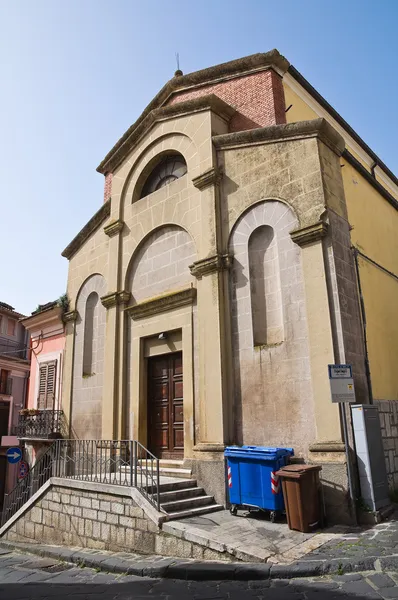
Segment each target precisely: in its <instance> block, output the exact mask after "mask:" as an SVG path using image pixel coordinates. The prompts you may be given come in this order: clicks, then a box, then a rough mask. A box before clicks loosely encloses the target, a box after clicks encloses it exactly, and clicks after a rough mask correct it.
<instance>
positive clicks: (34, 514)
mask: <svg viewBox="0 0 398 600" xmlns="http://www.w3.org/2000/svg"><path fill="white" fill-rule="evenodd" d="M30 518H31V520H32V522H33V523H42V522H43V510H42V509H41V508H39V507H37V506H34V507H33V508H32V509H31V511H30Z"/></svg>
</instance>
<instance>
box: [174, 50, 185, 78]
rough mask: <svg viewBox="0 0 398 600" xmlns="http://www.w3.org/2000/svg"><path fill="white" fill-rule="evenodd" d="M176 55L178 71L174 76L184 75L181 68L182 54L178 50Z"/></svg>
mask: <svg viewBox="0 0 398 600" xmlns="http://www.w3.org/2000/svg"><path fill="white" fill-rule="evenodd" d="M175 56H176V63H177V71H176V72H175V73H174V77H181V75H183V72H182V71H181V69H180V54H179V53H178V52H176V54H175Z"/></svg>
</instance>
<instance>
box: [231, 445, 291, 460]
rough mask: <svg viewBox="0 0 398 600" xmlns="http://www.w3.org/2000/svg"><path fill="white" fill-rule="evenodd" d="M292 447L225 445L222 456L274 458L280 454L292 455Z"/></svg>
mask: <svg viewBox="0 0 398 600" xmlns="http://www.w3.org/2000/svg"><path fill="white" fill-rule="evenodd" d="M293 455H294V450H293V448H278V447H277V448H275V447H269V446H227V448H225V451H224V456H227V457H231V458H232V457H234V458H246V459H249V460H250V459H251V458H252V459H255V458H256V459H260V460H276V459H277V458H280V457H281V456H293Z"/></svg>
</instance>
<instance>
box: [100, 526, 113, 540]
mask: <svg viewBox="0 0 398 600" xmlns="http://www.w3.org/2000/svg"><path fill="white" fill-rule="evenodd" d="M100 525H101V539H102V540H104V541H108V540H109V539H110V535H111V527H110V525H108V524H107V523H101V524H100Z"/></svg>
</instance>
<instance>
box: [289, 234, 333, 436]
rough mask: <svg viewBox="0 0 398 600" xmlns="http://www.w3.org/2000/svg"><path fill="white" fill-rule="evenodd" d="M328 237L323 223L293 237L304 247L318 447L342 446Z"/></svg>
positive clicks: (303, 256)
mask: <svg viewBox="0 0 398 600" xmlns="http://www.w3.org/2000/svg"><path fill="white" fill-rule="evenodd" d="M324 235H325V227H324V224H323V223H316V224H314V225H312V226H310V227H305V228H303V229H302V230H296V231H294V232H292V234H291V237H292V239H293V240H294V241H295V242H296V243H297V244H298V245H300V246H301V247H302V260H303V271H304V285H305V294H306V305H307V322H308V337H309V346H310V364H311V379H312V389H313V397H314V413H315V427H316V443H320V442H323V443H324V442H341V427H340V417H339V409H338V405H337V404H332V401H331V397H330V385H329V377H328V370H327V365H328V364H333V363H334V348H333V334H332V326H331V321H330V306H329V299H328V290H327V285H326V276H325V262H324V253H323V246H322V239H323V237H324Z"/></svg>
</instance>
